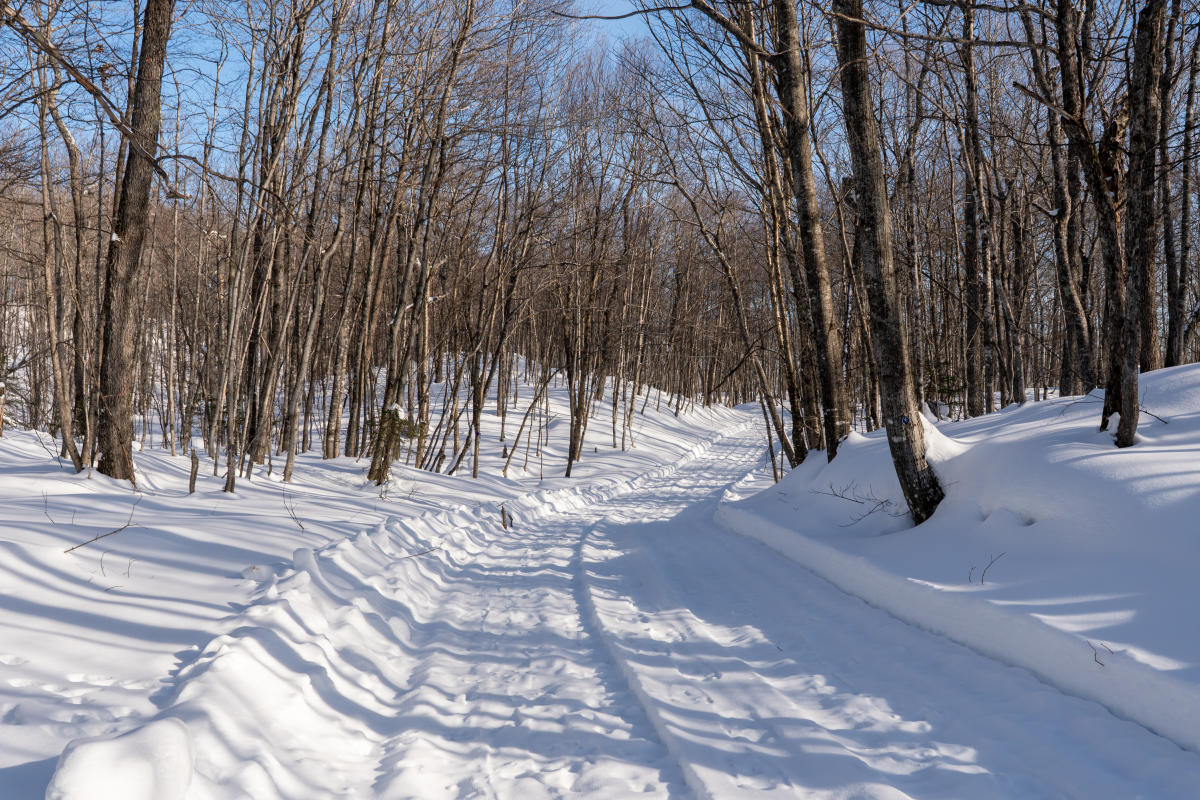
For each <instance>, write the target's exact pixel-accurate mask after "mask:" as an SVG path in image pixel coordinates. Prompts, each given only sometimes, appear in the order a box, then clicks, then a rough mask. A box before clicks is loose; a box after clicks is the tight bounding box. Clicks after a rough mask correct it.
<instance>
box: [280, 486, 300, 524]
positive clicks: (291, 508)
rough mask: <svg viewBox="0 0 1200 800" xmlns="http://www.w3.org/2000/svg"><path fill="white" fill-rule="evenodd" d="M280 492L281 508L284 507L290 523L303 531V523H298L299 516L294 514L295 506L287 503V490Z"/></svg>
mask: <svg viewBox="0 0 1200 800" xmlns="http://www.w3.org/2000/svg"><path fill="white" fill-rule="evenodd" d="M282 491H283V507H284V508H285V509H287V513H288V516H289V517H291V518H292V522H294V523H296V525H297V527H299V528H300V530H302V531H303V530H304V523H303V522H301V521H300V516H299V515H298V514H297V513H296V506H295V504H294V503H289V502H288V493H287V489H284V490H282Z"/></svg>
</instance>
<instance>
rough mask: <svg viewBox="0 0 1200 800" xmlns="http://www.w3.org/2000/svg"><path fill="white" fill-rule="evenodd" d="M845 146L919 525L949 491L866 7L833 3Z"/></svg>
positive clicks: (853, 1) (896, 447)
mask: <svg viewBox="0 0 1200 800" xmlns="http://www.w3.org/2000/svg"><path fill="white" fill-rule="evenodd" d="M833 8H834V11H835V13H836V14H837V15H838V17H837V39H838V41H837V55H838V66H839V67H840V68H841V83H842V104H843V113H844V114H845V122H846V139H847V143H848V145H849V149H850V156H851V159H852V162H853V165H854V182H855V190H856V193H857V195H858V219H859V222H858V224H859V227H860V229H861V236H860V237H859V243H860V245H859V246H860V253H859V255H860V260H861V263H862V274H863V279H864V282H865V283H866V285H867V299H868V301H869V302H870V305H871V331H872V334H873V340H874V344H875V358H876V360H877V361H878V364H879V381H880V390H881V395H882V398H881V400H882V405H883V423H884V426H885V427H886V428H887V436H888V446H889V447H890V449H891V453H892V463H893V464H894V465H895V467H896V476H897V477H898V478H899V479H900V488H901V490H902V491H903V492H904V499H905V500H906V501H907V503H908V508H909V511H910V512H911V513H912V518H913V522H915V523H916V524H918V525H919V524H920V523H922V522H924V521H925V520H926V519H928V518H929V517H930V516H931V515H932V514H933V512H934V511H935V510H937V507H938V503H940V502H941V501H942V497H943V492H942V487H941V485H940V484H939V483H938V479H937V476H936V475H934V473H933V469H932V468H931V467H930V466H929V462H928V461H927V460H926V458H925V427H924V424H923V422H922V419H921V414H920V412H919V411H918V409H917V397H916V392H915V390H914V388H913V380H912V369H911V366H910V364H909V357H908V345H907V337H906V336H905V335H904V330H903V327H902V325H901V319H900V312H901V309H900V293H899V291H898V288H897V279H896V272H895V265H894V264H893V260H892V259H893V254H892V220H891V209H890V208H889V206H888V194H887V183H886V181H885V180H884V174H883V160H882V157H881V155H880V151H879V135H878V132H877V130H876V124H875V116H874V111H873V109H872V106H871V87H870V83H869V80H870V76H869V69H868V65H867V37H866V26H865V25H864V23H863V22H862V21H861V20H862V17H863V6H862V0H834V4H833Z"/></svg>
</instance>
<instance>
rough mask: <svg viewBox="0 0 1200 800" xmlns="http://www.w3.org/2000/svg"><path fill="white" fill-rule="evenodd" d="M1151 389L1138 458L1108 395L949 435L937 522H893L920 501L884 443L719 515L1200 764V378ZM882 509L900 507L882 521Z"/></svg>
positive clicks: (1196, 372) (844, 455) (939, 444)
mask: <svg viewBox="0 0 1200 800" xmlns="http://www.w3.org/2000/svg"><path fill="white" fill-rule="evenodd" d="M1141 395H1142V406H1143V409H1145V410H1146V412H1147V413H1144V414H1143V415H1142V419H1141V420H1140V427H1139V434H1138V445H1137V446H1136V447H1134V448H1132V449H1129V450H1117V449H1116V448H1115V447H1114V446H1113V443H1112V436H1111V433H1101V432H1099V431H1098V430H1097V425H1098V418H1099V409H1100V396H1099V392H1097V393H1096V394H1094V395H1092V396H1089V397H1084V398H1063V399H1059V400H1053V401H1047V402H1043V403H1028V404H1026V405H1024V406H1022V407H1017V406H1012V407H1009V408H1007V409H1004V410H1002V411H1001V412H999V413H997V414H992V415H988V416H985V417H981V418H977V419H975V420H970V421H966V422H955V423H944V424H942V425H941V426H940V427H938V428H933V429H931V430H930V431H929V435H928V444H929V453H930V460H931V462H933V463H934V466H935V470H936V471H937V473H938V475H939V477H940V478H941V480H942V482H943V484H944V486H945V488H946V499H945V501H943V503H942V505H941V507H940V508H939V509H938V511H937V513H936V514H935V516H934V517H933V518H932V519H931V520H930V521H929V522H927V523H926V524H924V525H922V526H920V527H919V528H912V527H911V526H910V523H909V522H908V520H907V518H906V517H905V516H892V515H891V514H892V513H894V510H895V509H902V508H903V506H902V505H900V503H901V501H900V490H899V486H898V485H897V483H896V480H895V477H894V475H892V474H891V473H890V472H889V471H888V470H887V468H886V467H887V463H886V451H885V449H884V447H883V444H884V443H883V441H882V439H881V438H880V437H879V436H878V435H871V436H859V435H856V436H853V437H852V440H851V441H848V442H847V443H846V445H844V446H843V448H842V449H841V450H840V451H839V456H838V458H837V460H836V461H835V462H834V463H832V464H829V465H824V464H813V465H811V466H810V465H807V464H806V465H803V466H802V467H801V469H799V470H797V471H795V472H794V473H792V474H791V475H789V476H788V477H787V478H786V479H785V480H784V481H783V482H781V483H780V484H779V485H778V486H776V487H773V488H770V489H768V490H767V491H765V492H762V493H761V494H758V495H756V496H754V497H750V498H749V499H745V500H743V501H741V502H736V503H730V504H729V505H727V506H725V507H723V508H722V509H721V510H720V511H719V512H718V515H717V516H718V519H719V520H720V521H721V522H722V524H724V525H726V526H727V527H728V528H730V529H732V530H735V531H738V532H741V533H744V534H746V535H748V536H750V537H753V538H755V539H758V540H760V541H762V542H764V543H765V544H767V545H768V546H770V547H772V548H774V549H775V550H777V551H779V552H782V553H784V554H785V555H787V556H789V557H791V558H793V559H795V560H796V561H798V562H799V563H801V564H803V565H805V566H806V567H808V568H809V569H811V570H812V571H813V572H815V573H816V574H818V575H820V576H821V577H823V578H825V579H827V580H829V581H831V582H832V583H834V584H835V585H837V586H838V587H840V588H841V589H843V590H845V591H847V592H850V593H851V594H854V595H855V596H857V597H861V598H863V599H865V600H867V601H868V602H870V603H872V604H873V605H876V606H878V607H879V608H882V609H884V610H886V611H888V612H889V613H891V614H894V615H895V616H897V617H900V618H901V619H904V620H906V621H908V622H910V623H913V624H915V625H919V626H921V627H923V628H925V629H928V630H931V631H935V632H937V633H940V634H942V635H945V636H947V637H949V638H951V639H954V640H955V641H958V642H961V643H963V644H966V645H968V646H969V647H971V648H973V649H975V650H977V651H979V652H981V653H985V654H987V655H989V656H991V657H993V658H995V659H998V660H1000V661H1002V662H1004V663H1008V664H1013V665H1017V666H1021V667H1024V668H1026V669H1029V670H1031V671H1033V672H1034V673H1035V674H1037V675H1038V676H1039V677H1041V678H1042V679H1043V680H1045V681H1047V682H1049V683H1051V684H1052V685H1054V686H1056V687H1058V688H1060V689H1062V690H1064V691H1067V692H1070V693H1072V694H1075V695H1078V696H1080V697H1086V698H1089V699H1092V700H1095V701H1097V702H1099V703H1102V704H1103V705H1105V706H1106V707H1108V708H1110V709H1111V710H1112V711H1113V712H1115V713H1117V714H1118V715H1120V716H1122V717H1124V718H1127V719H1131V720H1135V721H1137V722H1138V723H1140V724H1142V725H1145V726H1146V727H1148V728H1150V729H1151V730H1154V731H1156V732H1157V733H1159V734H1161V735H1163V736H1166V737H1168V738H1170V739H1171V740H1172V741H1174V742H1176V743H1177V744H1178V745H1180V746H1182V747H1186V748H1189V749H1191V750H1193V751H1197V752H1200V719H1198V718H1197V716H1196V715H1195V714H1194V713H1193V710H1194V709H1196V708H1200V636H1197V635H1196V632H1195V629H1194V628H1193V627H1190V626H1189V624H1188V623H1187V621H1186V617H1184V618H1181V613H1186V612H1183V611H1182V610H1183V609H1189V608H1195V607H1197V605H1200V587H1197V585H1196V582H1195V581H1194V580H1193V578H1192V576H1193V575H1194V572H1195V569H1196V567H1197V565H1200V539H1197V537H1196V535H1195V534H1196V530H1197V528H1196V522H1195V520H1196V519H1197V517H1198V516H1200V460H1198V459H1197V453H1200V413H1198V412H1197V411H1196V409H1197V408H1198V407H1200V406H1198V404H1197V401H1198V400H1200V369H1197V368H1196V367H1181V368H1175V369H1169V370H1160V371H1158V372H1155V373H1153V374H1150V375H1146V376H1143V380H1142V393H1141ZM927 423H928V421H927ZM1115 426H1116V422H1115V420H1114V422H1113V423H1112V427H1113V429H1114V430H1115ZM749 485H750V484H749V483H748V484H747V487H748V486H749ZM831 487H832V488H831ZM831 492H832V494H830V493H831ZM855 492H858V493H860V494H859V495H858V499H861V498H862V496H868V497H870V498H872V502H870V503H868V504H866V505H864V504H862V503H856V502H854V493H855ZM743 493H745V489H743ZM837 494H841V495H844V496H843V497H837V496H833V495H837ZM846 496H849V497H850V498H851V499H847V497H846ZM874 498H880V499H881V500H882V501H884V502H888V503H889V505H888V507H887V508H884V509H880V510H879V511H876V512H874V513H868V512H871V511H872V508H873V506H874V502H873V499H874ZM730 499H733V498H732V497H731V498H730ZM885 534H886V535H885ZM989 563H990V564H991V566H990V568H989V567H988V564H989ZM985 568H987V569H988V572H987V575H986V580H984V579H983V574H982V573H983V570H984V569H985Z"/></svg>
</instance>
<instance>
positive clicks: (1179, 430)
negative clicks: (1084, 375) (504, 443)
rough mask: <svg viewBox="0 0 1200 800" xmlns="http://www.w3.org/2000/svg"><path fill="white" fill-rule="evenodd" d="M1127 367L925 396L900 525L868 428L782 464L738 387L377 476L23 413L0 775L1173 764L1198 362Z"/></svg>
mask: <svg viewBox="0 0 1200 800" xmlns="http://www.w3.org/2000/svg"><path fill="white" fill-rule="evenodd" d="M1143 403H1144V405H1145V406H1146V408H1147V410H1148V411H1150V412H1152V413H1153V414H1155V415H1157V418H1156V417H1150V416H1147V417H1146V418H1144V419H1143V424H1144V428H1143V436H1142V438H1141V440H1140V441H1139V443H1138V445H1137V446H1135V447H1134V448H1132V449H1130V450H1126V451H1120V452H1118V451H1116V450H1115V449H1114V448H1113V447H1112V443H1111V438H1110V437H1108V436H1107V435H1105V434H1099V433H1098V432H1096V430H1095V423H1096V419H1097V418H1098V410H1099V407H1098V405H1096V404H1095V403H1094V402H1093V400H1092V399H1090V398H1082V399H1081V398H1065V399H1062V400H1054V401H1047V402H1043V403H1030V404H1027V405H1026V406H1025V407H1022V408H1013V409H1007V410H1005V411H1003V412H1001V413H998V414H994V415H990V416H988V417H985V418H982V419H979V420H973V421H969V422H964V423H949V424H944V425H942V426H941V427H940V428H937V429H935V430H931V432H930V440H931V451H932V453H933V457H934V460H935V463H936V467H937V470H938V473H939V475H940V476H941V478H942V480H943V482H944V483H945V485H946V487H947V499H946V501H945V502H944V503H943V506H942V508H941V509H939V511H938V513H937V514H936V515H935V516H934V517H933V519H932V520H931V521H930V522H928V523H926V524H925V525H922V526H920V527H919V528H912V527H911V524H910V523H909V521H908V520H907V519H906V518H905V517H904V516H903V515H902V514H901V513H900V511H901V509H900V507H899V506H898V505H897V503H898V498H899V489H898V487H896V486H895V479H894V477H891V473H890V472H889V465H888V462H887V455H886V443H885V442H884V441H883V439H882V438H881V437H880V436H878V435H876V434H870V435H866V436H857V435H856V436H855V437H853V438H852V440H851V441H849V442H847V443H845V444H844V445H843V448H842V452H841V454H840V455H839V456H838V458H837V459H836V460H835V461H834V462H833V463H832V464H826V463H825V462H824V459H823V458H821V455H820V454H819V453H815V454H814V456H813V458H812V459H810V461H809V462H808V463H806V464H804V465H801V467H799V468H798V469H797V470H795V471H794V472H792V473H791V474H790V475H788V476H787V477H786V478H785V479H784V481H783V482H781V483H779V484H773V482H772V481H771V480H770V477H769V475H770V468H769V465H766V463H765V459H764V455H765V453H764V451H765V447H764V442H765V440H764V437H763V431H762V424H761V416H760V415H758V410H757V407H755V408H753V409H747V410H744V411H743V410H727V409H726V410H721V409H717V410H711V411H696V412H693V413H691V414H687V413H685V414H683V415H681V416H680V417H678V418H676V417H674V416H673V415H671V414H669V413H667V412H666V411H665V410H664V411H663V412H662V413H660V414H657V415H656V414H654V413H653V411H648V412H647V414H646V415H645V417H640V418H639V419H640V422H639V423H638V426H639V427H638V428H637V431H636V432H637V449H634V450H630V451H628V452H624V453H623V452H621V451H620V450H619V449H614V448H612V446H611V444H612V443H611V440H610V439H608V438H607V437H608V436H609V433H607V432H606V431H605V430H604V429H603V426H601V425H599V424H598V421H599V420H602V419H604V416H603V412H601V414H600V415H599V416H598V420H597V422H595V423H593V427H592V429H591V430H589V432H588V441H587V446H586V447H585V451H586V454H587V455H586V457H585V459H584V461H583V462H582V463H581V464H580V465H579V467H580V468H581V469H580V470H579V472H578V473H577V477H576V478H574V479H572V480H570V481H566V480H563V479H557V478H554V479H551V478H549V477H548V475H549V472H548V471H547V472H545V473H544V475H546V476H547V477H545V479H544V480H539V476H538V475H537V474H536V471H535V470H533V469H532V468H531V469H530V470H527V471H526V472H524V473H521V472H520V471H519V470H517V471H515V473H510V474H511V475H513V477H512V479H511V480H504V479H500V478H498V477H497V475H498V472H499V464H500V454H499V453H495V454H490V456H489V459H488V460H485V463H484V466H485V467H486V468H487V469H486V470H485V472H486V473H487V475H488V476H490V477H485V478H484V479H482V480H480V481H471V480H470V479H465V478H453V477H447V476H426V475H424V474H421V473H416V472H415V471H411V470H403V469H398V470H397V476H396V478H394V480H393V482H392V484H391V485H389V486H388V487H386V489H385V491H384V493H383V496H380V493H379V490H376V489H373V488H372V487H370V486H369V485H368V484H366V483H365V481H364V479H363V477H362V473H363V470H364V469H365V464H354V463H353V462H351V461H349V460H347V459H340V460H338V461H335V462H332V463H322V462H319V461H315V460H310V461H304V462H302V463H301V464H300V465H299V466H298V468H297V473H296V474H297V481H296V483H295V485H286V486H285V485H283V484H281V483H279V482H278V481H275V480H273V479H270V478H267V477H266V476H256V477H255V479H254V480H253V481H251V482H250V483H245V482H243V483H242V484H239V492H238V494H237V495H236V496H235V497H228V496H225V495H223V494H222V493H221V492H220V490H219V486H220V481H219V479H218V478H213V477H211V476H210V477H208V478H207V481H208V482H209V485H207V486H206V487H205V488H204V489H203V490H202V491H200V492H198V493H197V494H196V495H194V496H192V497H188V496H187V495H186V477H187V475H186V460H185V459H182V458H179V459H173V458H170V457H169V456H165V455H163V454H162V453H161V452H160V451H155V452H152V451H149V450H147V451H145V452H142V453H140V454H139V469H140V470H141V471H142V474H143V479H142V492H141V494H139V495H134V494H131V493H130V492H129V491H128V489H127V488H125V487H123V486H121V485H118V484H116V483H112V482H108V481H106V480H105V479H103V478H100V477H98V476H93V477H91V478H90V479H89V478H87V477H85V476H71V475H68V474H67V473H65V472H61V471H59V470H58V469H57V468H55V467H53V466H52V465H53V463H54V462H53V461H51V460H50V457H49V456H48V454H47V453H46V452H45V451H43V450H42V449H41V446H40V445H39V444H38V440H37V439H36V437H34V436H33V435H32V434H27V433H21V432H6V434H5V437H4V438H3V439H0V502H2V503H3V507H4V508H5V509H6V510H8V512H9V513H8V518H7V520H6V521H5V522H4V525H3V534H2V539H0V577H2V580H3V585H0V606H2V607H3V610H4V616H3V617H2V618H0V798H5V800H8V798H14V800H24V799H25V798H37V797H42V796H46V797H48V798H54V800H75V799H76V798H107V797H121V798H124V799H125V800H142V799H143V798H146V799H147V800H176V799H177V798H178V799H179V800H233V799H234V798H255V800H259V799H260V798H262V799H265V800H270V799H271V798H295V799H296V800H300V798H334V797H337V798H376V797H377V798H471V797H496V798H557V797H562V798H567V797H585V798H587V797H591V798H624V797H704V798H741V797H754V798H757V797H804V798H906V797H909V798H947V799H950V798H967V797H970V798H1063V797H1068V798H1074V797H1078V798H1101V797H1103V798H1134V797H1142V798H1194V797H1196V796H1197V790H1196V787H1198V786H1200V755H1198V754H1197V751H1198V750H1200V747H1198V746H1197V743H1196V741H1193V738H1192V737H1193V736H1194V735H1195V731H1196V727H1195V726H1196V724H1197V723H1196V722H1195V721H1194V720H1195V718H1197V717H1200V714H1197V713H1196V709H1197V708H1200V706H1197V705H1196V704H1195V702H1194V697H1195V696H1196V686H1197V684H1198V683H1200V675H1198V672H1200V653H1198V652H1197V650H1198V649H1200V641H1198V639H1200V637H1198V635H1197V631H1196V628H1195V625H1194V622H1193V621H1192V620H1191V619H1190V614H1191V612H1192V611H1193V610H1194V609H1195V608H1196V607H1197V605H1198V602H1197V601H1200V587H1197V585H1196V581H1194V579H1193V576H1194V573H1195V571H1196V568H1197V567H1200V553H1198V551H1197V546H1196V543H1195V541H1194V540H1195V533H1196V529H1195V524H1194V519H1195V518H1196V517H1197V512H1200V505H1198V503H1200V500H1198V499H1197V498H1198V492H1200V458H1198V456H1200V413H1198V412H1196V411H1195V410H1194V409H1196V408H1200V369H1194V368H1188V369H1180V370H1167V371H1162V372H1160V373H1157V374H1154V375H1151V376H1148V377H1147V378H1146V381H1145V391H1144V399H1143ZM1158 418H1161V420H1160V419H1158ZM557 422H558V423H561V422H562V420H558V421H557ZM562 433H563V431H561V430H560V431H559V432H558V435H559V437H560V439H561V438H565V437H562ZM560 444H561V441H560ZM560 466H561V464H560V459H558V460H556V461H555V462H554V470H555V471H556V472H557V471H558V469H559V468H560ZM502 507H503V512H502V511H501V508H502ZM126 524H128V527H127V528H124V529H121V530H119V531H118V532H117V533H113V534H112V535H110V536H107V537H105V538H103V539H98V540H96V541H95V542H93V543H91V544H89V545H87V546H85V547H82V548H79V549H77V550H74V551H73V552H71V553H69V554H68V553H64V552H63V551H64V550H65V549H67V548H68V547H71V546H73V545H76V544H79V543H80V542H84V541H87V540H89V539H91V538H92V537H94V536H97V535H99V534H103V533H107V532H109V531H112V530H117V529H120V528H121V526H122V525H126ZM1000 554H1003V555H1000ZM989 565H990V566H989ZM984 569H987V575H986V578H985V577H984V576H983V575H982V573H983V570H984ZM820 575H824V576H825V577H820ZM839 587H840V588H839ZM864 600H866V602H864ZM1131 705H1132V707H1130V706H1131ZM1196 739H1197V741H1200V737H1196Z"/></svg>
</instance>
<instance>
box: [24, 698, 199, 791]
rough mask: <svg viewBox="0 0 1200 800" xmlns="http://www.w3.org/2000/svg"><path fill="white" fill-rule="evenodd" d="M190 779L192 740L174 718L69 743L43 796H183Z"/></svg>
mask: <svg viewBox="0 0 1200 800" xmlns="http://www.w3.org/2000/svg"><path fill="white" fill-rule="evenodd" d="M191 782H192V739H191V735H190V734H189V733H188V728H187V725H185V724H184V723H183V722H181V721H180V720H177V719H172V718H166V719H160V720H156V721H154V722H151V723H149V724H147V725H144V726H142V727H140V728H136V729H134V730H132V731H130V732H128V733H125V734H122V735H120V736H115V737H96V738H92V739H80V740H78V741H75V742H72V743H71V744H70V745H68V746H67V749H66V750H64V751H63V754H62V756H61V757H60V758H59V761H58V769H57V770H56V771H55V773H54V778H53V779H52V780H51V781H50V786H49V787H48V788H47V789H46V800H183V798H184V796H185V795H186V794H187V791H188V787H189V786H190V785H191Z"/></svg>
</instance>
